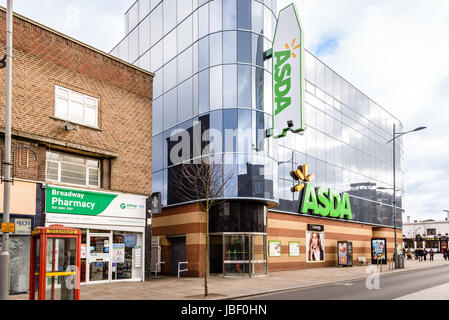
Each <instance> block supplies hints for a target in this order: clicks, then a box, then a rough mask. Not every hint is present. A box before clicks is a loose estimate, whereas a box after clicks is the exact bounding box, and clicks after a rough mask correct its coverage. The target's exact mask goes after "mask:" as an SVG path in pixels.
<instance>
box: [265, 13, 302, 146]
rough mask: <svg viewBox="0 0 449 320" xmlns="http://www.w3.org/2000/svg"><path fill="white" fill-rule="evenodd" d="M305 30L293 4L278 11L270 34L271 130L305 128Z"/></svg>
mask: <svg viewBox="0 0 449 320" xmlns="http://www.w3.org/2000/svg"><path fill="white" fill-rule="evenodd" d="M303 44H304V32H303V29H302V26H301V22H300V20H299V17H298V14H297V11H296V7H295V5H294V4H291V5H289V6H287V7H286V8H284V9H282V10H281V11H280V12H279V18H278V22H277V25H276V30H275V34H274V38H273V49H272V52H273V54H272V58H273V64H272V65H273V69H272V71H273V134H274V136H275V137H277V138H280V137H284V136H285V135H286V134H287V132H288V131H293V132H302V131H304V130H305V125H304V116H303V105H304V84H305V80H304V45H303Z"/></svg>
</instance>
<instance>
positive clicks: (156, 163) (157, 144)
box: [152, 134, 164, 172]
mask: <svg viewBox="0 0 449 320" xmlns="http://www.w3.org/2000/svg"><path fill="white" fill-rule="evenodd" d="M152 147H153V150H152V153H153V154H154V155H159V156H158V157H156V156H155V157H153V160H152V169H153V172H157V171H159V170H162V169H163V161H162V158H163V157H162V156H161V155H162V154H163V151H164V135H163V134H158V135H157V136H154V137H153V140H152Z"/></svg>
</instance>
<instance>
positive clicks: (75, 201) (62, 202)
mask: <svg viewBox="0 0 449 320" xmlns="http://www.w3.org/2000/svg"><path fill="white" fill-rule="evenodd" d="M117 196H118V195H116V194H108V193H99V192H93V191H83V190H72V189H64V188H56V187H50V186H47V192H46V200H45V204H46V212H48V213H65V214H78V215H88V216H98V215H99V214H101V213H103V212H104V211H105V210H106V209H107V208H108V207H109V206H110V204H111V203H112V201H113V200H114V199H115V198H117Z"/></svg>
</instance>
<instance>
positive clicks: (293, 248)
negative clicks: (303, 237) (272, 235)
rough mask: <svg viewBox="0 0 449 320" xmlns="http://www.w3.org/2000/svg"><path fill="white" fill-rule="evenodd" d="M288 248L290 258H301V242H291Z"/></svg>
mask: <svg viewBox="0 0 449 320" xmlns="http://www.w3.org/2000/svg"><path fill="white" fill-rule="evenodd" d="M288 246H289V254H290V257H299V242H295V241H290V242H289V243H288Z"/></svg>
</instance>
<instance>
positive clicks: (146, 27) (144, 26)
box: [139, 16, 150, 55]
mask: <svg viewBox="0 0 449 320" xmlns="http://www.w3.org/2000/svg"><path fill="white" fill-rule="evenodd" d="M148 49H150V17H149V16H148V17H146V18H145V20H143V21H142V22H141V23H140V24H139V55H142V54H143V53H144V52H146V51H147V50H148Z"/></svg>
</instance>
